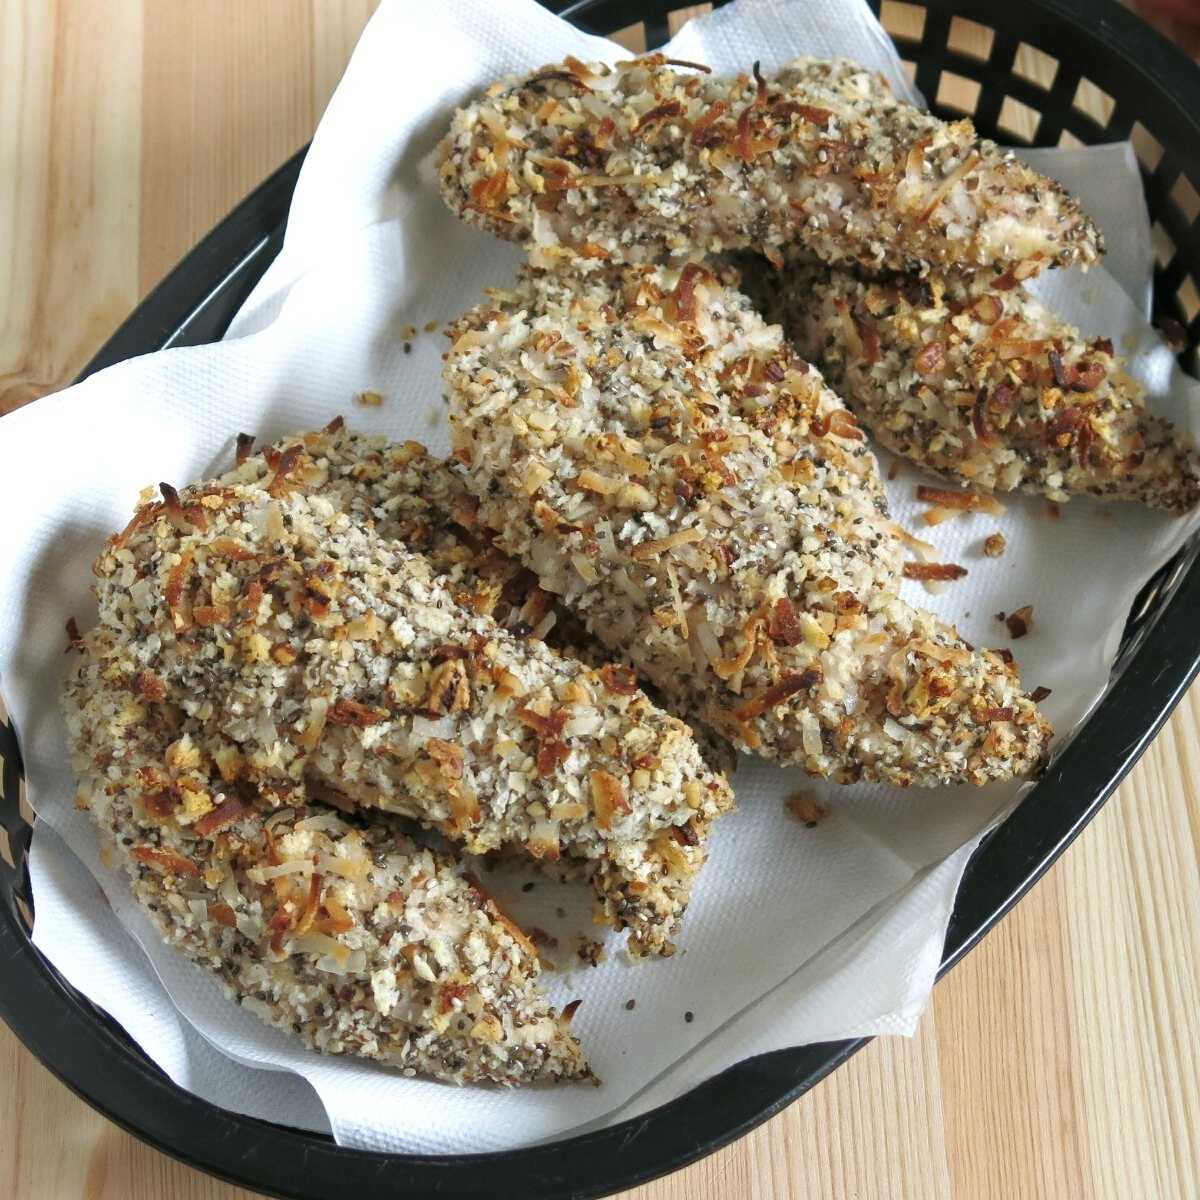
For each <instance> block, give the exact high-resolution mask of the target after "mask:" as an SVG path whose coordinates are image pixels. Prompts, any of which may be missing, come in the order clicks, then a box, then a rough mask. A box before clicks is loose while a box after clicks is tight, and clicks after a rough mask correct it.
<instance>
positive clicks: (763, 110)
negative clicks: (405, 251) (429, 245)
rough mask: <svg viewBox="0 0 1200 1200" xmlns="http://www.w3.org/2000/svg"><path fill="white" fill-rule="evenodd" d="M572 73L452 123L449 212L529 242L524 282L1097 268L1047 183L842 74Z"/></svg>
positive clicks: (652, 60)
mask: <svg viewBox="0 0 1200 1200" xmlns="http://www.w3.org/2000/svg"><path fill="white" fill-rule="evenodd" d="M581 65H582V64H581ZM584 70H585V73H586V78H585V77H584V76H583V74H582V73H581V72H578V71H571V70H568V69H564V68H562V67H549V68H543V69H542V70H540V71H537V72H534V73H533V74H532V75H529V76H526V77H524V78H517V77H512V78H509V79H506V80H503V81H502V82H500V83H499V84H497V85H495V86H494V87H493V88H491V89H489V91H488V94H487V95H486V96H485V97H484V98H482V99H480V100H478V101H476V102H475V103H473V104H470V105H468V106H467V107H466V108H464V109H461V110H459V111H458V112H457V113H456V114H455V116H454V119H453V122H452V124H451V128H450V133H449V134H448V136H447V137H446V139H445V140H444V141H443V143H442V146H441V149H440V157H441V166H440V174H441V186H442V194H443V196H444V197H445V199H446V202H447V203H448V204H449V206H450V207H451V208H452V209H453V210H454V211H455V212H456V213H458V214H459V215H460V216H462V217H463V218H464V219H465V220H468V221H470V222H471V223H473V224H476V225H479V226H480V227H482V228H484V229H486V230H489V231H490V232H492V233H495V234H497V235H498V236H500V237H503V238H507V239H509V240H515V241H522V242H527V243H529V244H530V247H531V249H530V253H531V256H532V261H533V262H534V263H535V264H536V265H541V266H553V265H554V264H555V263H556V262H560V261H562V260H563V259H573V260H577V261H582V262H583V263H592V264H603V263H605V262H623V263H631V262H632V263H650V262H656V261H661V260H663V259H664V258H665V257H669V256H690V255H695V254H698V253H709V252H717V251H721V250H733V249H738V248H753V249H756V250H758V251H760V252H762V253H765V254H766V255H767V256H768V257H770V258H772V259H773V260H776V261H778V260H779V259H780V257H781V255H782V254H783V252H784V251H786V250H789V249H792V248H797V249H803V250H805V251H807V252H809V253H811V254H815V255H816V256H817V257H818V258H820V259H822V260H824V261H826V262H835V263H859V264H863V265H868V266H871V267H873V268H883V267H886V268H890V269H895V270H917V271H921V272H924V271H927V270H929V269H930V268H937V267H949V266H953V267H954V268H955V269H956V270H960V271H962V270H972V269H978V268H982V267H993V268H996V269H998V270H1013V271H1018V272H1020V273H1021V275H1022V277H1024V276H1027V275H1031V274H1034V273H1036V272H1037V271H1038V270H1040V269H1042V268H1043V267H1045V266H1050V265H1066V264H1071V263H1081V264H1084V265H1087V264H1089V263H1091V262H1093V261H1095V260H1096V258H1097V257H1098V255H1099V254H1100V253H1101V252H1102V249H1103V246H1102V240H1101V237H1100V234H1099V232H1098V231H1097V229H1096V227H1095V226H1094V225H1093V224H1092V222H1091V221H1090V220H1089V219H1088V218H1087V217H1086V216H1084V215H1083V214H1082V212H1081V211H1080V209H1079V207H1078V206H1077V204H1076V203H1075V201H1074V200H1073V199H1071V198H1070V197H1069V196H1068V195H1067V193H1066V192H1065V191H1064V190H1063V189H1062V188H1061V187H1060V186H1059V185H1058V184H1057V183H1054V182H1053V181H1051V180H1049V179H1047V178H1045V177H1044V176H1042V175H1039V174H1037V173H1036V172H1034V171H1032V170H1030V169H1029V168H1028V167H1026V166H1024V165H1023V164H1021V163H1020V162H1019V161H1018V160H1017V159H1016V158H1015V157H1014V156H1013V154H1012V153H1011V152H1009V151H1005V150H1002V149H1000V147H998V146H997V145H996V144H995V143H993V142H990V141H987V140H985V139H981V138H979V137H978V135H977V134H976V133H975V130H974V128H973V126H972V125H971V123H970V121H967V120H962V121H956V122H953V123H949V124H948V123H946V122H943V121H940V120H938V119H937V118H936V117H933V116H930V115H929V114H928V113H924V112H921V111H920V110H919V109H916V108H914V107H912V106H911V105H908V104H905V103H903V102H902V101H900V100H897V99H896V98H895V97H894V96H893V95H892V94H891V93H890V91H888V90H887V88H886V85H882V84H881V83H880V82H879V81H878V80H877V79H876V78H875V77H874V76H872V75H871V73H870V72H868V71H865V70H863V69H862V68H861V67H859V66H857V65H855V64H853V63H849V62H847V61H845V60H836V61H833V62H823V61H818V60H815V59H808V58H804V59H798V60H797V61H796V62H794V63H791V64H789V65H788V66H786V67H784V68H783V70H782V71H780V73H779V75H778V76H777V77H776V78H775V79H773V80H766V79H764V78H763V77H762V76H761V75H760V74H759V73H758V71H757V68H756V69H755V71H754V73H753V75H739V76H738V77H737V78H736V79H722V78H719V77H715V76H712V75H703V74H695V73H690V72H688V71H683V70H675V69H673V68H672V66H671V65H670V64H669V62H668V61H667V60H666V59H665V58H664V57H663V56H662V55H650V56H649V57H646V58H640V59H635V60H632V61H629V62H623V63H618V64H617V65H615V66H605V65H603V64H590V65H588V66H587V67H586V68H585V69H584Z"/></svg>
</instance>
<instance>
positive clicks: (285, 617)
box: [95, 451, 732, 954]
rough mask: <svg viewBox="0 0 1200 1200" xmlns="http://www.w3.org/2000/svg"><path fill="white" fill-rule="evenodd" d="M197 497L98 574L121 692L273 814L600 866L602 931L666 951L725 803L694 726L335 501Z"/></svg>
mask: <svg viewBox="0 0 1200 1200" xmlns="http://www.w3.org/2000/svg"><path fill="white" fill-rule="evenodd" d="M299 465H300V462H299V454H291V453H290V452H288V451H284V452H283V454H281V455H280V457H279V459H278V461H277V463H276V468H275V471H274V473H273V475H272V477H271V479H270V480H269V481H268V482H267V483H266V484H265V486H261V487H260V486H250V485H241V484H239V485H222V484H217V483H214V484H210V485H197V486H195V487H191V488H187V489H185V490H184V491H183V492H182V493H176V492H175V491H174V489H172V488H168V487H165V485H164V492H165V496H166V498H165V500H164V501H163V502H154V503H150V504H146V505H143V506H142V507H141V508H140V509H139V510H138V513H137V514H136V516H135V517H134V519H133V521H132V522H131V523H130V525H129V527H128V528H127V529H126V530H125V531H124V532H123V533H122V534H120V535H118V536H117V537H115V538H113V539H112V540H111V541H110V543H109V545H108V547H107V548H106V549H105V551H104V553H103V554H102V555H101V556H100V558H99V559H98V560H97V562H96V566H95V572H96V574H97V576H98V582H97V585H96V594H97V598H98V600H99V610H100V619H101V622H102V623H103V624H104V625H105V626H106V627H108V628H110V629H113V630H117V631H120V632H121V634H122V636H123V638H124V644H125V646H126V647H127V651H128V660H129V661H128V676H129V678H130V679H131V680H135V681H138V680H140V681H142V682H141V683H140V684H139V685H138V686H143V687H150V688H154V689H156V690H157V689H160V688H161V689H165V691H166V692H167V694H168V695H170V696H171V697H172V698H173V699H174V700H175V701H176V702H177V703H178V704H179V706H180V707H181V708H182V710H183V711H184V713H185V714H186V715H187V716H188V717H189V718H192V719H194V720H196V721H198V722H200V723H201V724H202V725H203V727H204V729H205V731H206V741H205V743H204V747H203V750H204V752H207V753H209V754H211V755H212V756H213V757H214V759H216V760H217V761H223V762H224V763H225V770H226V774H227V775H228V777H229V779H230V781H231V782H232V781H236V782H238V783H239V784H240V785H241V786H243V787H252V788H254V789H255V790H256V791H257V792H258V793H259V794H260V795H267V796H271V797H273V798H274V800H275V802H276V803H286V804H290V805H296V804H304V803H308V802H309V801H310V800H312V799H324V800H326V801H328V802H330V803H333V804H334V805H337V806H343V807H347V808H351V809H360V808H373V807H378V808H381V809H383V810H385V811H388V812H393V813H398V814H401V815H403V816H406V817H410V818H413V819H415V820H418V821H420V822H422V823H424V824H426V825H428V826H430V827H433V828H436V829H437V830H439V831H440V832H441V833H443V834H444V835H446V836H447V837H449V838H451V839H453V840H454V841H456V842H457V843H459V844H461V845H462V846H464V847H465V848H466V849H467V850H469V851H471V852H473V853H487V852H489V851H492V850H497V849H499V848H500V847H502V846H505V845H513V846H517V847H521V848H523V849H524V850H525V851H526V853H528V854H529V855H531V856H532V857H534V858H548V859H554V858H556V857H558V856H559V855H560V854H561V855H566V856H570V857H576V858H581V859H585V860H587V861H589V862H590V863H592V864H594V868H593V871H592V874H591V880H592V885H593V887H594V888H595V890H596V892H597V894H598V897H599V900H600V903H601V906H602V909H603V915H604V917H605V918H606V919H607V920H608V921H609V922H610V923H611V924H612V925H613V926H614V927H616V928H619V929H628V930H630V933H631V948H632V949H634V950H635V951H636V952H638V953H645V954H652V953H669V952H670V950H671V938H672V936H673V935H674V933H675V932H676V929H677V926H678V923H679V920H680V917H681V915H682V913H683V909H684V907H685V905H686V902H687V898H688V893H689V890H690V886H691V883H692V880H693V877H694V876H695V873H696V872H697V871H698V870H699V868H700V866H701V864H702V863H703V861H704V857H705V840H706V834H707V831H708V827H709V825H710V823H711V821H712V820H713V819H714V818H715V817H716V816H717V815H719V814H720V813H721V812H723V811H725V810H726V809H728V808H729V807H730V806H731V803H732V797H731V793H730V791H729V787H728V784H727V783H726V782H725V780H724V779H721V778H719V777H717V776H714V775H713V773H712V772H711V771H709V770H708V768H707V767H706V766H705V765H704V763H703V761H702V759H701V757H700V754H699V752H698V750H697V748H696V745H695V743H694V741H693V740H692V737H691V734H690V731H689V730H688V728H687V726H686V725H684V724H683V723H682V722H681V721H679V720H677V719H676V718H674V717H671V716H669V715H667V714H666V713H664V712H662V711H661V710H659V709H657V708H655V707H654V706H653V705H651V704H650V703H649V701H648V700H647V699H646V698H645V696H644V695H643V694H642V693H641V692H640V691H639V689H638V688H637V686H636V681H635V680H634V678H633V676H632V673H631V672H629V671H628V670H626V669H624V668H621V667H604V668H600V669H599V670H596V669H593V668H590V667H587V666H585V665H584V664H582V663H580V662H578V661H576V660H573V659H568V658H564V657H562V656H560V655H557V654H555V653H554V652H553V651H551V650H550V649H548V648H547V647H546V646H545V645H543V644H542V643H540V642H537V641H532V640H525V639H519V638H516V637H514V636H513V635H512V634H511V633H509V632H507V631H505V630H503V629H501V628H500V627H499V626H497V625H496V624H495V622H493V621H492V620H490V619H489V618H487V617H484V616H480V615H478V614H476V613H474V612H472V611H470V610H469V609H466V608H463V607H462V606H461V605H459V604H458V603H457V602H456V600H455V598H454V596H453V594H452V592H451V590H450V589H449V588H448V587H447V585H446V583H445V581H444V580H443V579H441V578H439V577H438V576H437V575H436V574H435V573H434V571H433V570H432V568H431V567H430V565H429V563H428V562H427V561H426V560H425V559H423V558H421V557H419V556H416V555H413V554H411V553H409V552H408V551H407V550H405V549H404V548H403V547H402V546H401V544H400V543H398V542H396V541H393V540H390V539H387V538H384V537H381V536H380V535H379V534H378V533H376V532H375V531H373V530H371V529H369V528H363V527H360V526H359V525H358V524H357V523H356V522H355V521H354V520H352V519H351V517H350V516H349V515H348V514H347V513H345V512H344V511H343V510H342V509H341V508H340V507H339V506H338V505H337V503H336V502H335V501H336V498H337V497H336V493H330V494H323V493H320V492H316V493H305V492H303V491H301V490H299V489H297V488H293V486H292V482H291V480H292V475H293V472H295V471H296V470H297V468H298V467H299Z"/></svg>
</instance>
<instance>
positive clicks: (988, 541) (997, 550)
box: [983, 532, 1008, 558]
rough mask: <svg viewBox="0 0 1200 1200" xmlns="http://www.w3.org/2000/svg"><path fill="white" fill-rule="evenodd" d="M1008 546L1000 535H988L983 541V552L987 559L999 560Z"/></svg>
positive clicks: (1002, 535)
mask: <svg viewBox="0 0 1200 1200" xmlns="http://www.w3.org/2000/svg"><path fill="white" fill-rule="evenodd" d="M1007 546H1008V542H1007V541H1006V540H1005V537H1004V534H1002V533H999V532H997V533H989V534H988V536H987V537H986V538H984V541H983V552H984V554H986V555H987V556H988V558H999V557H1000V556H1001V555H1002V554H1003V553H1004V551H1005V549H1006V548H1007Z"/></svg>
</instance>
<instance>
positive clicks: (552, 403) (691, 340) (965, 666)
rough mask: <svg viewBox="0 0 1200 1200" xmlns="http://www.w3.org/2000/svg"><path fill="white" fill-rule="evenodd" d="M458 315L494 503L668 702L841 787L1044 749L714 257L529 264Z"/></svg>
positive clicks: (1009, 684)
mask: <svg viewBox="0 0 1200 1200" xmlns="http://www.w3.org/2000/svg"><path fill="white" fill-rule="evenodd" d="M452 333H453V335H454V337H455V341H454V344H453V346H452V349H451V351H450V354H449V356H448V358H447V363H446V369H445V374H446V382H447V386H448V389H449V392H450V411H451V421H452V437H453V443H454V445H455V448H456V452H457V454H458V456H459V458H460V460H461V461H462V462H463V463H464V465H465V466H466V469H467V479H468V483H469V486H470V487H471V489H472V490H473V492H474V493H475V495H476V497H477V499H478V501H479V518H480V519H481V521H482V522H483V523H484V524H486V525H489V526H491V527H492V528H494V529H495V530H497V532H498V534H499V539H498V540H499V544H500V546H501V547H502V548H503V549H504V550H505V551H507V552H509V553H511V554H514V555H516V556H518V557H519V558H520V559H521V560H522V561H523V562H524V563H525V564H526V565H527V566H528V567H530V568H531V569H532V570H533V571H534V572H535V573H536V574H537V576H538V578H539V580H540V581H541V584H542V586H543V587H544V588H545V589H546V590H548V591H552V592H555V593H557V594H558V595H559V596H561V598H562V600H563V602H564V604H566V605H567V606H568V607H570V608H571V609H573V610H574V611H575V612H576V613H577V614H578V615H579V616H580V617H581V618H582V619H583V620H584V621H585V623H586V624H587V627H588V629H589V630H590V631H591V633H592V634H593V635H595V636H596V637H597V638H599V639H600V640H602V641H603V642H604V643H605V644H606V645H608V646H609V647H610V648H611V649H612V650H613V652H614V653H617V654H623V655H625V656H626V658H627V660H628V661H629V662H630V663H631V664H632V665H633V666H634V667H635V668H636V670H637V671H638V672H639V673H641V674H642V675H644V677H646V678H647V679H650V680H651V681H653V682H654V683H655V684H656V685H657V686H658V688H659V689H660V690H661V691H662V693H663V695H664V696H665V697H666V699H667V701H668V703H670V704H671V705H673V706H675V707H676V708H677V709H678V710H680V711H684V712H687V713H689V714H697V715H700V716H702V717H703V719H704V720H706V721H708V722H711V723H712V724H713V725H714V726H716V727H718V728H719V729H720V730H721V731H722V732H725V733H728V734H729V735H730V736H731V737H732V738H733V739H734V740H735V742H736V743H738V744H739V745H740V746H741V747H742V748H744V749H747V750H750V751H756V752H758V753H761V754H764V755H766V756H768V757H771V758H775V759H777V760H779V761H781V762H785V763H794V764H796V765H799V766H801V767H803V768H804V769H805V770H807V771H809V772H810V773H812V774H813V775H816V776H824V777H829V778H833V779H837V780H841V781H851V780H858V779H866V780H882V781H886V782H888V783H892V784H897V785H901V786H903V785H907V784H918V785H934V784H946V783H960V782H964V781H969V782H972V783H977V784H979V783H984V782H986V781H988V780H990V779H1000V778H1008V777H1011V776H1014V775H1019V774H1021V773H1023V772H1025V771H1027V770H1029V769H1030V768H1031V767H1033V766H1034V765H1035V764H1036V763H1037V762H1038V760H1039V759H1040V758H1041V757H1042V756H1043V754H1044V753H1045V751H1046V747H1047V743H1048V741H1049V738H1050V729H1049V726H1048V725H1047V723H1046V721H1045V720H1044V718H1043V717H1042V716H1041V714H1040V713H1039V712H1038V710H1037V707H1036V705H1035V703H1034V702H1033V701H1032V700H1031V699H1030V698H1029V697H1028V696H1027V695H1026V694H1025V692H1024V691H1023V689H1022V688H1021V685H1020V682H1019V680H1018V678H1017V675H1016V671H1015V668H1014V667H1013V666H1012V665H1011V664H1010V663H1006V662H1005V661H1003V660H1002V658H1001V657H1000V656H998V655H996V654H993V653H991V652H990V651H983V650H975V649H973V648H971V647H970V646H968V645H967V644H966V643H965V642H964V641H963V640H962V638H961V637H959V636H958V634H957V633H956V631H955V630H954V629H953V628H951V627H950V626H948V625H947V624H945V623H944V622H942V621H941V620H939V619H938V618H935V617H933V616H932V615H930V614H928V613H925V612H922V611H920V610H918V609H915V608H913V607H912V606H911V605H909V604H907V603H906V602H904V601H903V600H901V599H900V598H899V595H898V590H899V587H900V579H901V573H902V569H903V549H904V544H903V542H902V540H901V535H900V531H898V530H897V527H896V526H895V525H894V524H893V523H892V522H891V521H890V520H889V519H888V516H887V505H886V500H885V498H884V493H883V489H882V486H881V484H880V481H879V478H878V474H877V469H876V465H875V460H874V457H873V456H872V455H871V453H870V451H869V450H868V448H867V446H866V443H865V440H864V437H863V434H862V431H861V430H860V429H859V427H858V425H857V423H856V421H855V420H854V417H853V416H852V415H851V414H850V413H849V412H848V411H847V410H846V408H845V407H844V406H843V405H842V403H841V402H840V401H839V400H838V399H837V397H836V396H835V395H834V394H833V393H832V392H831V391H830V390H829V389H828V388H827V387H826V386H825V385H824V384H823V382H822V380H821V378H820V375H819V374H818V373H817V372H816V371H815V370H813V369H812V368H810V367H809V366H808V365H807V364H806V363H805V362H803V361H802V360H800V359H798V358H797V357H796V356H795V354H794V352H793V351H791V350H790V348H789V347H788V346H787V345H786V343H785V342H784V341H783V338H782V335H781V332H780V330H779V329H778V327H775V326H768V325H766V324H765V323H764V322H763V321H762V319H761V318H760V317H759V316H758V315H757V314H756V313H755V312H754V310H753V308H752V307H751V305H750V303H749V301H748V300H747V299H746V298H745V297H744V296H742V295H741V294H739V293H738V292H736V291H734V290H733V289H732V288H730V287H728V286H725V285H723V284H722V283H721V282H720V281H719V280H717V279H716V278H715V277H714V276H713V275H712V274H711V272H710V271H709V270H708V269H707V268H706V267H704V266H702V265H699V264H695V263H692V264H689V265H687V266H685V267H683V268H682V269H666V268H650V267H644V268H627V269H624V270H617V269H609V270H607V271H603V272H594V273H591V274H589V275H576V276H575V277H573V278H572V277H567V276H561V277H556V276H553V275H550V274H546V273H542V272H539V271H537V270H536V269H528V270H526V271H525V272H524V274H523V275H522V276H521V277H520V279H519V281H518V283H517V286H516V288H515V289H513V290H512V291H495V292H492V293H490V295H489V298H488V300H487V302H485V303H484V304H483V305H481V306H480V307H479V308H477V309H476V310H475V311H473V312H471V313H469V314H467V315H466V316H465V317H463V318H462V319H461V320H460V321H459V322H458V323H457V325H456V326H455V328H454V330H453V331H452Z"/></svg>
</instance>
